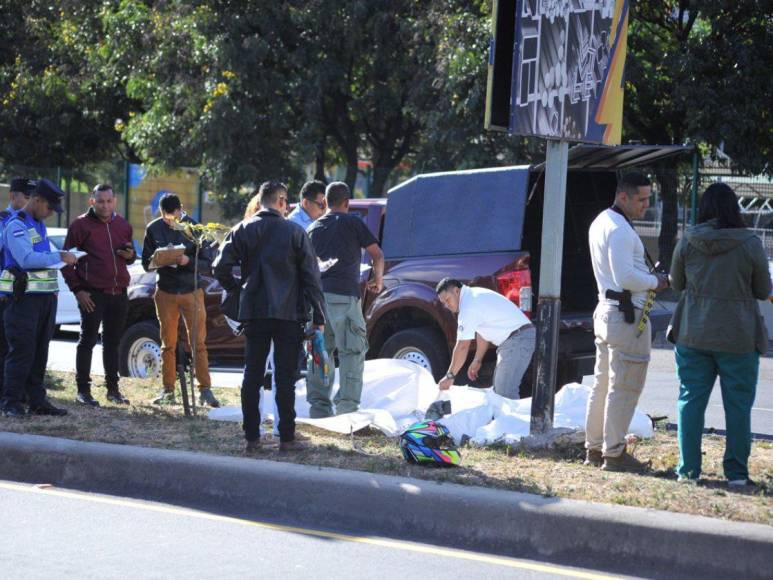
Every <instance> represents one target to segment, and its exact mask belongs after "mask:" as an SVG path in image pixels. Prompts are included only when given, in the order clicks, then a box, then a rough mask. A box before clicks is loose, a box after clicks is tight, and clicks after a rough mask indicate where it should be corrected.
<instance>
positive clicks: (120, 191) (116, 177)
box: [0, 162, 128, 227]
mask: <svg viewBox="0 0 773 580" xmlns="http://www.w3.org/2000/svg"><path fill="white" fill-rule="evenodd" d="M127 167H128V165H127V164H126V163H124V162H107V163H100V164H96V165H91V166H84V167H81V168H77V169H67V168H62V167H34V166H27V165H5V166H0V188H1V189H0V191H2V192H3V193H7V192H8V188H7V185H8V184H9V183H10V180H11V179H12V178H14V177H27V178H30V179H39V178H43V177H45V178H48V179H50V180H51V181H53V182H54V183H56V184H58V185H59V187H60V188H61V189H62V191H64V192H65V193H66V194H67V196H66V197H65V199H64V203H63V207H64V211H63V212H62V213H61V214H54V215H53V216H51V217H50V218H49V219H48V221H47V222H46V225H48V226H49V227H67V225H68V224H69V223H70V222H72V220H73V219H75V218H76V217H77V216H79V215H81V214H82V213H84V212H86V211H87V210H88V207H89V195H90V192H91V188H92V187H94V186H95V185H96V184H98V183H109V184H111V185H112V186H113V191H114V192H115V194H116V197H117V198H118V199H117V205H116V207H117V208H118V211H119V212H121V213H123V214H125V213H126V207H127V200H128V196H127V186H128V182H127ZM6 200H7V197H5V199H4V200H3V203H6ZM0 209H2V208H0Z"/></svg>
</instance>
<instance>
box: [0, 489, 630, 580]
mask: <svg viewBox="0 0 773 580" xmlns="http://www.w3.org/2000/svg"><path fill="white" fill-rule="evenodd" d="M0 489H8V490H11V491H19V492H25V493H39V494H43V495H54V496H57V497H63V498H69V499H76V500H80V501H87V502H91V503H101V504H107V505H114V506H121V507H130V508H134V509H141V510H145V511H151V512H157V513H165V514H173V515H180V516H187V517H191V518H198V519H202V520H209V521H215V522H224V523H229V524H239V525H243V526H252V527H256V528H263V529H267V530H273V531H278V532H288V533H292V534H302V535H305V536H313V537H318V538H325V539H328V540H340V541H342V542H353V543H357V544H367V545H371V546H379V547H382V548H390V549H395V550H404V551H406V552H416V553H421V554H430V555H434V556H443V557H446V558H456V559H459V560H468V561H472V562H481V563H484V564H492V565H495V566H503V567H506V568H518V569H521V570H531V571H533V572H542V573H545V574H557V575H561V576H566V577H568V578H585V579H586V580H600V579H604V580H609V579H611V578H617V577H616V576H610V575H607V574H601V573H597V572H584V571H581V570H572V569H571V568H564V567H562V566H554V565H551V564H537V563H534V562H522V561H520V560H515V559H513V558H505V557H500V556H489V555H486V554H478V553H475V552H467V551H464V550H456V549H453V548H440V547H437V546H429V545H423V544H415V543H411V542H402V541H399V540H388V539H384V538H377V537H364V536H350V535H346V534H337V533H335V532H325V531H321V530H312V529H307V528H298V527H294V526H285V525H282V524H269V523H265V522H254V521H251V520H244V519H240V518H234V517H229V516H220V515H216V514H210V513H206V512H201V511H196V510H192V509H186V508H178V507H171V506H166V505H161V504H154V503H146V502H143V501H137V500H131V499H121V498H113V497H107V496H100V495H91V494H87V493H79V492H74V491H65V490H61V489H56V488H54V487H52V486H48V485H46V486H39V487H38V486H34V485H25V484H16V483H4V482H0Z"/></svg>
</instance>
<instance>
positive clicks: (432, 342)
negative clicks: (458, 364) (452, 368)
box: [379, 327, 450, 380]
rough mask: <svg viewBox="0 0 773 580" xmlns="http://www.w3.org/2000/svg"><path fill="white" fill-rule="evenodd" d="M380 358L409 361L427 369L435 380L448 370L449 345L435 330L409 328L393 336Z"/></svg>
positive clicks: (386, 343) (382, 349) (385, 344)
mask: <svg viewBox="0 0 773 580" xmlns="http://www.w3.org/2000/svg"><path fill="white" fill-rule="evenodd" d="M379 358H396V359H400V360H408V361H411V362H413V363H416V364H418V365H419V366H421V367H423V368H425V369H427V370H428V371H429V372H430V373H432V376H433V377H435V380H440V379H441V378H442V377H443V375H444V374H445V372H446V371H447V370H448V364H449V362H450V357H449V354H448V345H447V343H446V341H445V339H444V338H443V335H441V334H440V332H438V331H437V330H435V329H434V328H429V327H424V328H408V329H406V330H401V331H400V332H397V333H395V334H393V335H392V336H391V337H390V338H389V339H388V340H387V341H386V342H385V343H384V346H382V347H381V351H380V352H379Z"/></svg>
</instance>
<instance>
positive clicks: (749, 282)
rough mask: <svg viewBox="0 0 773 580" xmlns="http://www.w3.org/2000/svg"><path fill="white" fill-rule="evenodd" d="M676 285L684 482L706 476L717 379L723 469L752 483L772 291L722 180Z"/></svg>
mask: <svg viewBox="0 0 773 580" xmlns="http://www.w3.org/2000/svg"><path fill="white" fill-rule="evenodd" d="M671 285H672V287H673V288H674V289H675V290H677V291H679V292H681V293H682V294H681V296H680V298H679V303H678V304H677V307H676V310H675V311H674V316H673V318H672V319H671V327H670V328H669V334H668V336H669V339H670V340H671V341H672V342H675V343H676V366H677V374H678V376H679V381H680V382H681V385H680V389H679V403H678V411H679V456H680V461H679V467H678V468H677V473H678V475H679V479H680V480H690V479H698V477H699V476H700V473H701V436H702V435H703V424H704V415H705V412H706V406H707V405H708V402H709V396H710V395H711V390H712V389H713V387H714V382H715V381H716V378H717V376H719V382H720V387H721V389H722V404H723V406H724V409H725V423H726V426H727V441H726V445H725V457H724V461H723V462H722V466H723V469H724V472H725V477H727V479H728V482H729V484H730V485H732V486H743V485H747V484H750V483H751V482H750V481H749V467H748V460H749V453H750V452H751V409H752V405H753V403H754V397H755V394H756V389H757V376H758V371H759V360H760V354H764V353H765V352H766V351H767V348H768V337H767V333H766V330H765V323H764V321H763V319H762V316H760V310H759V306H758V305H757V300H767V299H768V297H769V296H770V292H771V283H770V274H769V271H768V260H767V256H766V254H765V250H764V249H763V247H762V243H761V242H760V239H759V238H758V237H757V236H755V235H754V233H753V232H751V231H749V230H748V229H746V227H745V226H744V223H743V220H742V218H741V213H740V211H739V209H738V199H737V198H736V196H735V193H734V192H733V190H732V189H731V188H730V187H729V186H728V185H727V184H724V183H715V184H713V185H711V186H709V187H708V189H706V191H705V192H704V194H703V197H702V198H701V201H700V205H699V207H698V225H696V226H695V227H692V228H690V229H689V230H687V233H686V235H685V236H684V238H683V239H682V240H680V242H679V244H678V245H677V247H676V250H674V257H673V260H672V264H671Z"/></svg>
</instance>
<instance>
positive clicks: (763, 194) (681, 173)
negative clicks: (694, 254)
mask: <svg viewBox="0 0 773 580" xmlns="http://www.w3.org/2000/svg"><path fill="white" fill-rule="evenodd" d="M651 177H652V178H653V198H652V201H651V206H650V208H649V209H648V210H647V213H646V214H645V216H644V218H643V219H642V220H638V221H636V222H634V225H635V227H636V230H637V231H638V232H639V235H640V236H641V237H642V240H643V241H644V243H645V246H646V247H647V250H648V251H649V252H650V254H651V255H652V256H653V258H654V259H655V260H659V259H662V256H661V255H660V254H661V250H664V251H666V252H673V248H674V247H675V245H676V242H678V240H679V239H680V238H681V237H682V235H683V234H684V230H685V229H686V228H687V227H689V226H690V225H691V224H692V223H693V209H692V191H693V181H694V180H695V185H696V189H697V200H696V201H699V200H700V196H701V194H702V193H703V192H704V191H705V190H706V188H707V187H708V186H709V185H711V184H712V183H718V182H723V183H727V184H728V185H729V186H730V187H732V188H733V191H735V193H736V195H737V196H738V203H739V206H740V209H741V215H742V216H743V218H744V221H745V222H746V225H747V227H749V228H750V229H752V230H753V231H754V232H755V233H756V234H757V235H758V236H759V237H760V239H761V240H762V243H763V245H764V247H765V249H766V251H767V254H768V259H771V260H773V179H771V178H769V177H767V176H764V175H755V176H749V175H740V174H738V173H736V172H734V171H732V170H731V169H730V168H728V167H723V166H722V165H718V164H714V165H706V166H704V167H703V168H701V169H700V170H699V172H698V173H697V175H694V174H693V172H691V171H689V170H679V169H676V170H673V171H670V172H664V171H662V170H661V171H659V172H655V171H653V172H652V174H651ZM661 181H663V182H665V181H668V183H667V184H666V183H662V182H661ZM664 186H670V187H672V188H674V187H675V190H676V235H675V237H674V240H673V242H671V243H669V242H668V241H667V240H665V241H663V240H661V241H660V243H659V238H660V234H661V231H662V227H663V223H664V220H663V218H664V215H663V214H664V208H665V206H664V203H663V195H662V191H663V187H664ZM696 217H697V216H696ZM667 221H668V220H667Z"/></svg>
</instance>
